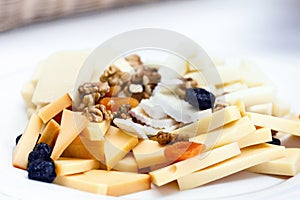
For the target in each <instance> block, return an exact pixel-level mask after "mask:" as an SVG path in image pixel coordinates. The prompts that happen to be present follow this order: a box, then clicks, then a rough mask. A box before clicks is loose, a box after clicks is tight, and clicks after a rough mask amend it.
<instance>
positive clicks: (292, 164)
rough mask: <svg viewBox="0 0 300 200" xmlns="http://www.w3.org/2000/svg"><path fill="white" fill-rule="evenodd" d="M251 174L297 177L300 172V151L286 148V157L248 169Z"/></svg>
mask: <svg viewBox="0 0 300 200" xmlns="http://www.w3.org/2000/svg"><path fill="white" fill-rule="evenodd" d="M247 170H248V171H250V172H256V173H262V174H272V175H283V176H295V175H297V174H298V172H299V171H300V149H299V148H286V149H285V156H284V157H282V158H279V159H275V160H271V161H268V162H264V163H261V164H259V165H256V166H253V167H250V168H249V169H247Z"/></svg>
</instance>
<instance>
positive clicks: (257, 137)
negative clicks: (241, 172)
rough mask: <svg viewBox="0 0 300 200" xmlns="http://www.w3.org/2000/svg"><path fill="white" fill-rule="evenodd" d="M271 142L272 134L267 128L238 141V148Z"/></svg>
mask: <svg viewBox="0 0 300 200" xmlns="http://www.w3.org/2000/svg"><path fill="white" fill-rule="evenodd" d="M270 141H272V133H271V130H270V129H269V128H260V129H257V130H255V131H253V132H252V133H250V134H249V135H247V136H245V137H243V138H241V139H239V140H238V144H239V146H240V148H241V149H242V148H245V147H249V146H252V145H256V144H261V143H265V142H270Z"/></svg>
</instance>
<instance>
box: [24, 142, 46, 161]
mask: <svg viewBox="0 0 300 200" xmlns="http://www.w3.org/2000/svg"><path fill="white" fill-rule="evenodd" d="M51 153H52V148H51V147H50V146H49V145H48V144H46V143H43V142H42V143H39V144H37V145H36V146H35V147H34V149H33V151H31V152H30V153H29V156H28V162H29V163H31V162H33V161H35V160H38V159H41V160H49V159H50V155H51Z"/></svg>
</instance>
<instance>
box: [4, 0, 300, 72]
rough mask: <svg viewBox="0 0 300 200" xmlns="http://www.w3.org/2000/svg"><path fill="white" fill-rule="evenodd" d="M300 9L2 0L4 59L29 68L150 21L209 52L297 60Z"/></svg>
mask: <svg viewBox="0 0 300 200" xmlns="http://www.w3.org/2000/svg"><path fill="white" fill-rule="evenodd" d="M299 10H300V1H299V0H248V1H239V0H222V1H221V0H177V1H176V0H161V1H159V0H85V1H81V0H43V1H39V0H0V67H1V69H2V68H4V67H5V68H6V73H14V72H15V71H18V70H19V69H24V67H28V69H30V67H32V66H35V65H36V63H37V62H38V61H39V60H41V59H44V58H45V57H47V55H49V54H50V53H52V52H55V51H58V50H68V49H82V48H95V47H97V46H98V45H99V44H101V42H103V41H105V40H106V39H108V38H110V37H111V36H113V35H116V34H119V33H121V32H124V31H128V30H132V29H137V28H145V27H155V28H165V29H170V30H174V31H177V32H180V33H182V34H184V35H186V36H188V37H190V38H191V39H193V40H195V41H196V42H197V43H198V44H199V45H201V46H202V47H203V48H204V49H205V50H206V51H207V53H208V54H209V55H210V56H221V57H224V58H241V59H243V58H246V59H252V58H254V59H261V58H263V59H264V60H266V59H268V60H272V61H275V62H277V61H278V62H279V61H280V62H283V63H284V64H286V65H287V64H293V65H298V64H299V63H300V60H299V57H300V56H299V55H300V12H299ZM283 67H284V66H283ZM1 73H3V71H2V72H0V74H1ZM2 75H4V74H2ZM0 78H1V75H0Z"/></svg>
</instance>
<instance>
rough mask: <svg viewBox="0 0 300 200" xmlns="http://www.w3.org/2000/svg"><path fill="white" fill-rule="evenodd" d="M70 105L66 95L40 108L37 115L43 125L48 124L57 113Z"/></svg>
mask: <svg viewBox="0 0 300 200" xmlns="http://www.w3.org/2000/svg"><path fill="white" fill-rule="evenodd" d="M71 105H72V99H71V97H70V95H69V94H68V93H67V94H65V95H63V96H61V97H60V98H58V99H56V100H55V101H53V102H52V103H50V104H48V105H46V106H44V107H42V108H41V109H40V110H39V112H38V115H39V117H40V118H41V119H42V120H43V122H44V123H46V122H48V121H49V120H50V119H52V118H53V117H55V115H57V114H58V113H60V112H61V111H63V109H65V108H68V107H70V106H71Z"/></svg>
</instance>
